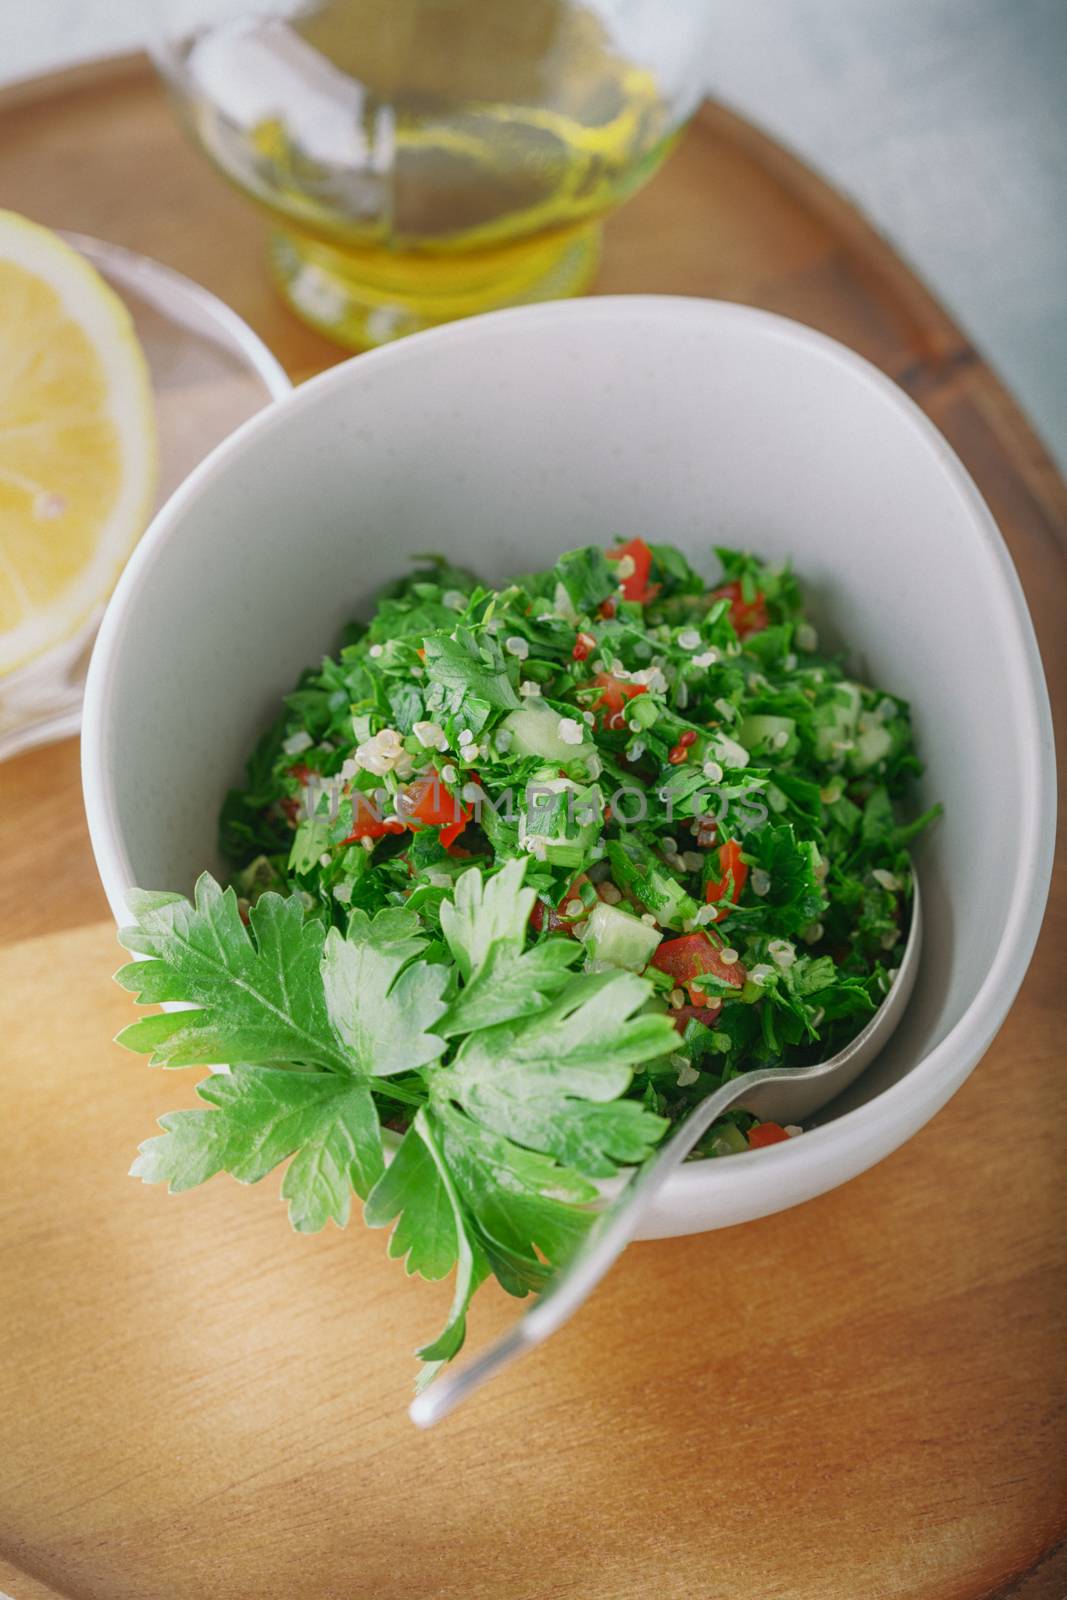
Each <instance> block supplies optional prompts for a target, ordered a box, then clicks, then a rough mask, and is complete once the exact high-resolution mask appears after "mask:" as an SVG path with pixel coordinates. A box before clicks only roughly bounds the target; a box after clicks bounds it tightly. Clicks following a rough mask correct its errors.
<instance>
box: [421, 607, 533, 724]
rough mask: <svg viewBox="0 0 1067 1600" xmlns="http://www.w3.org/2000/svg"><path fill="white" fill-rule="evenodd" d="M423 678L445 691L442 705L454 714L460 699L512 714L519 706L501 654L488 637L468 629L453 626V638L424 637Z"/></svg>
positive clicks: (488, 634)
mask: <svg viewBox="0 0 1067 1600" xmlns="http://www.w3.org/2000/svg"><path fill="white" fill-rule="evenodd" d="M423 648H424V650H425V651H426V676H427V678H428V679H429V680H430V682H431V683H438V684H440V685H441V686H442V687H443V688H444V689H445V691H446V698H445V704H446V706H447V707H448V709H449V710H450V711H458V710H459V709H460V708H461V706H462V705H463V702H464V700H466V699H467V698H468V697H469V696H472V695H473V696H474V697H475V698H476V699H478V700H484V701H485V702H486V704H487V705H490V706H497V707H498V708H499V709H500V710H501V711H515V710H517V709H518V707H519V706H520V705H521V704H522V701H521V700H520V699H519V697H518V695H517V694H516V693H515V690H514V689H513V688H512V685H511V679H510V678H509V677H508V674H507V668H506V667H505V665H504V655H503V651H502V650H501V648H500V646H499V645H498V644H497V642H496V640H495V639H494V638H493V636H492V634H490V633H485V632H484V631H483V632H481V633H480V634H479V635H478V636H477V637H476V636H475V634H474V633H473V632H472V631H471V630H470V629H469V628H463V627H457V628H456V630H455V636H454V637H451V636H450V635H449V634H447V633H431V634H428V635H427V637H426V640H425V642H424V645H423Z"/></svg>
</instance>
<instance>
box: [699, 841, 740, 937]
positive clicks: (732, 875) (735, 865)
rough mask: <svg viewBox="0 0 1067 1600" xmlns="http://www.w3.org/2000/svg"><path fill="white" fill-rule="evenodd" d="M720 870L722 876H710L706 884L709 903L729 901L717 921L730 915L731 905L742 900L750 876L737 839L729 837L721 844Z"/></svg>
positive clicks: (705, 895)
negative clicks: (742, 893) (743, 890)
mask: <svg viewBox="0 0 1067 1600" xmlns="http://www.w3.org/2000/svg"><path fill="white" fill-rule="evenodd" d="M719 872H720V873H721V877H719V878H709V879H708V881H707V883H706V884H705V885H704V899H705V901H706V902H707V904H708V905H714V904H715V903H716V902H717V901H719V900H725V901H727V904H726V905H724V906H723V907H722V908H721V910H720V911H719V913H718V915H717V916H716V918H715V920H716V922H721V921H722V919H723V917H725V916H728V915H729V912H730V906H732V905H736V904H737V902H738V900H740V898H741V890H742V889H743V888H744V887H745V882H746V880H747V878H748V868H747V867H746V866H745V863H744V862H743V861H742V860H741V846H740V845H739V844H738V842H737V840H736V839H727V841H726V843H725V844H721V845H720V846H719Z"/></svg>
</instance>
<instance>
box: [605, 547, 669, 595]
mask: <svg viewBox="0 0 1067 1600" xmlns="http://www.w3.org/2000/svg"><path fill="white" fill-rule="evenodd" d="M605 554H606V555H607V558H608V560H609V561H622V560H623V559H624V558H625V557H626V556H629V558H630V560H631V561H632V562H633V564H634V570H633V571H632V572H631V573H630V574H629V575H628V576H627V577H625V578H623V579H622V595H623V599H624V600H636V601H637V602H638V604H639V605H647V603H648V601H649V600H654V599H655V597H656V595H658V594H659V591H660V585H659V584H658V583H653V584H650V583H649V581H648V575H649V573H650V572H651V570H652V551H651V550H650V549H649V548H648V545H647V544H646V543H645V541H644V540H643V539H629V540H628V541H627V542H626V544H621V545H620V546H619V548H618V549H617V550H608V551H606V552H605Z"/></svg>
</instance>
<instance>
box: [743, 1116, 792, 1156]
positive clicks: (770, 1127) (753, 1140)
mask: <svg viewBox="0 0 1067 1600" xmlns="http://www.w3.org/2000/svg"><path fill="white" fill-rule="evenodd" d="M746 1138H747V1139H748V1142H749V1145H750V1146H751V1147H752V1149H753V1150H762V1149H763V1147H764V1146H765V1145H768V1144H781V1142H782V1140H783V1139H788V1138H789V1135H788V1134H787V1133H786V1131H785V1129H784V1128H782V1127H780V1126H779V1124H778V1123H777V1122H757V1123H756V1126H755V1127H754V1128H749V1130H748V1133H747V1134H746Z"/></svg>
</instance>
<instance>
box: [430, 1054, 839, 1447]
mask: <svg viewBox="0 0 1067 1600" xmlns="http://www.w3.org/2000/svg"><path fill="white" fill-rule="evenodd" d="M807 1070H808V1069H807V1068H804V1067H792V1068H789V1067H764V1068H760V1069H759V1070H758V1071H756V1072H746V1073H743V1074H742V1075H741V1076H740V1077H738V1078H732V1079H731V1080H730V1082H729V1083H724V1084H723V1086H722V1088H721V1089H716V1091H715V1092H714V1094H709V1095H708V1096H707V1098H706V1099H704V1100H701V1101H700V1102H699V1104H698V1105H695V1106H694V1107H693V1109H692V1111H690V1113H689V1115H688V1116H687V1117H686V1119H685V1121H684V1122H681V1123H679V1125H678V1127H677V1128H676V1129H675V1130H674V1132H673V1133H672V1134H671V1136H670V1138H669V1139H667V1140H666V1141H665V1142H664V1143H663V1144H662V1145H660V1147H659V1149H658V1150H657V1151H656V1152H655V1154H654V1155H652V1156H650V1157H649V1159H648V1160H647V1161H646V1162H645V1163H644V1164H643V1165H642V1166H640V1167H635V1168H634V1170H633V1173H632V1175H631V1176H630V1178H629V1179H628V1181H627V1182H626V1183H625V1185H624V1187H623V1189H622V1191H621V1193H620V1194H618V1195H617V1196H616V1198H615V1199H614V1200H613V1201H612V1203H611V1204H610V1205H609V1206H608V1207H607V1208H606V1209H605V1210H604V1211H602V1212H601V1214H600V1215H599V1216H598V1218H597V1220H596V1221H595V1222H594V1223H593V1226H592V1227H591V1229H590V1230H589V1233H588V1234H587V1235H586V1238H585V1240H584V1242H583V1244H582V1245H581V1248H580V1249H579V1250H578V1252H577V1254H576V1255H574V1256H572V1257H571V1260H570V1261H569V1262H568V1264H567V1265H566V1267H564V1269H563V1270H562V1271H561V1272H559V1273H557V1274H556V1276H555V1277H554V1278H552V1280H551V1281H550V1282H549V1284H548V1286H547V1287H546V1288H545V1289H544V1290H543V1291H542V1293H541V1295H540V1296H539V1297H538V1299H537V1300H536V1301H535V1303H534V1304H533V1305H532V1306H531V1307H530V1309H529V1311H527V1312H525V1313H524V1315H523V1316H521V1317H520V1318H519V1320H518V1322H516V1323H515V1325H514V1326H513V1327H512V1328H509V1329H508V1331H507V1333H505V1334H502V1335H501V1336H500V1338H499V1339H496V1340H495V1341H494V1342H493V1343H492V1344H491V1345H489V1347H488V1348H487V1349H486V1350H484V1351H483V1352H482V1353H481V1355H479V1356H476V1357H475V1358H474V1360H473V1361H469V1362H468V1363H467V1365H466V1366H464V1367H460V1368H459V1369H458V1371H455V1372H448V1373H445V1374H443V1375H442V1376H441V1377H440V1378H438V1379H437V1380H436V1381H435V1382H434V1384H433V1385H432V1386H431V1387H430V1388H429V1389H427V1390H426V1391H425V1393H423V1394H420V1395H418V1396H417V1397H416V1399H414V1400H413V1401H412V1402H411V1406H410V1408H409V1415H410V1417H411V1420H412V1422H414V1423H416V1424H417V1425H418V1426H419V1427H420V1428H429V1427H432V1426H433V1424H434V1423H435V1422H440V1420H441V1418H442V1417H445V1416H447V1415H448V1413H449V1412H450V1411H454V1410H455V1408H456V1406H458V1405H459V1404H460V1403H461V1401H463V1400H465V1399H466V1398H467V1396H468V1395H469V1394H473V1392H474V1390H475V1389H479V1388H480V1387H481V1385H482V1384H483V1383H486V1382H487V1381H488V1380H489V1379H490V1378H492V1377H494V1376H495V1374H496V1373H498V1372H500V1371H502V1370H503V1368H504V1367H506V1366H510V1364H511V1362H512V1361H514V1360H516V1359H517V1357H519V1356H520V1355H522V1354H523V1353H524V1352H525V1351H526V1350H532V1349H533V1348H534V1346H535V1345H539V1344H541V1343H542V1341H543V1340H545V1339H547V1338H549V1337H550V1335H552V1334H553V1333H555V1332H556V1331H557V1329H559V1328H561V1327H562V1326H563V1324H564V1323H565V1322H567V1321H568V1320H569V1319H570V1318H571V1317H572V1316H573V1315H574V1313H575V1312H576V1311H577V1309H578V1307H579V1306H580V1305H581V1304H582V1303H583V1302H584V1301H585V1300H587V1299H588V1298H589V1296H590V1294H592V1292H593V1290H594V1289H595V1288H596V1286H597V1284H598V1283H599V1282H600V1280H601V1278H602V1277H603V1276H604V1274H605V1273H606V1272H607V1271H608V1269H609V1268H610V1267H611V1266H613V1265H614V1263H615V1262H616V1261H617V1260H618V1258H619V1257H620V1256H621V1255H622V1252H623V1251H624V1250H625V1248H626V1246H627V1245H628V1244H629V1243H630V1240H631V1239H632V1238H633V1236H634V1234H635V1233H636V1232H637V1230H638V1228H639V1227H640V1225H641V1222H642V1219H643V1218H644V1216H645V1214H646V1212H647V1211H648V1209H649V1207H650V1206H651V1204H652V1202H653V1200H654V1199H655V1197H656V1195H657V1194H658V1192H659V1190H660V1189H661V1188H662V1186H663V1184H664V1183H665V1182H666V1181H667V1179H668V1178H669V1177H670V1175H671V1173H672V1172H674V1171H676V1170H677V1168H678V1167H680V1166H681V1164H682V1162H683V1161H684V1160H685V1158H686V1156H687V1155H688V1154H689V1153H690V1151H691V1150H692V1148H693V1146H694V1145H695V1144H696V1143H697V1140H698V1139H700V1137H701V1136H702V1135H703V1134H704V1133H706V1132H707V1130H708V1129H709V1128H710V1127H711V1124H712V1123H713V1122H714V1121H715V1119H716V1117H719V1116H721V1115H722V1113H723V1112H724V1111H727V1110H728V1109H729V1108H730V1106H732V1105H734V1104H735V1102H736V1101H737V1100H739V1099H741V1098H742V1096H744V1095H745V1094H746V1093H747V1092H748V1091H749V1090H750V1089H754V1088H756V1087H757V1086H758V1085H759V1084H761V1083H772V1082H773V1083H781V1082H782V1081H783V1079H785V1078H790V1077H795V1076H798V1075H799V1076H803V1075H804V1074H805V1073H806V1071H807Z"/></svg>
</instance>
